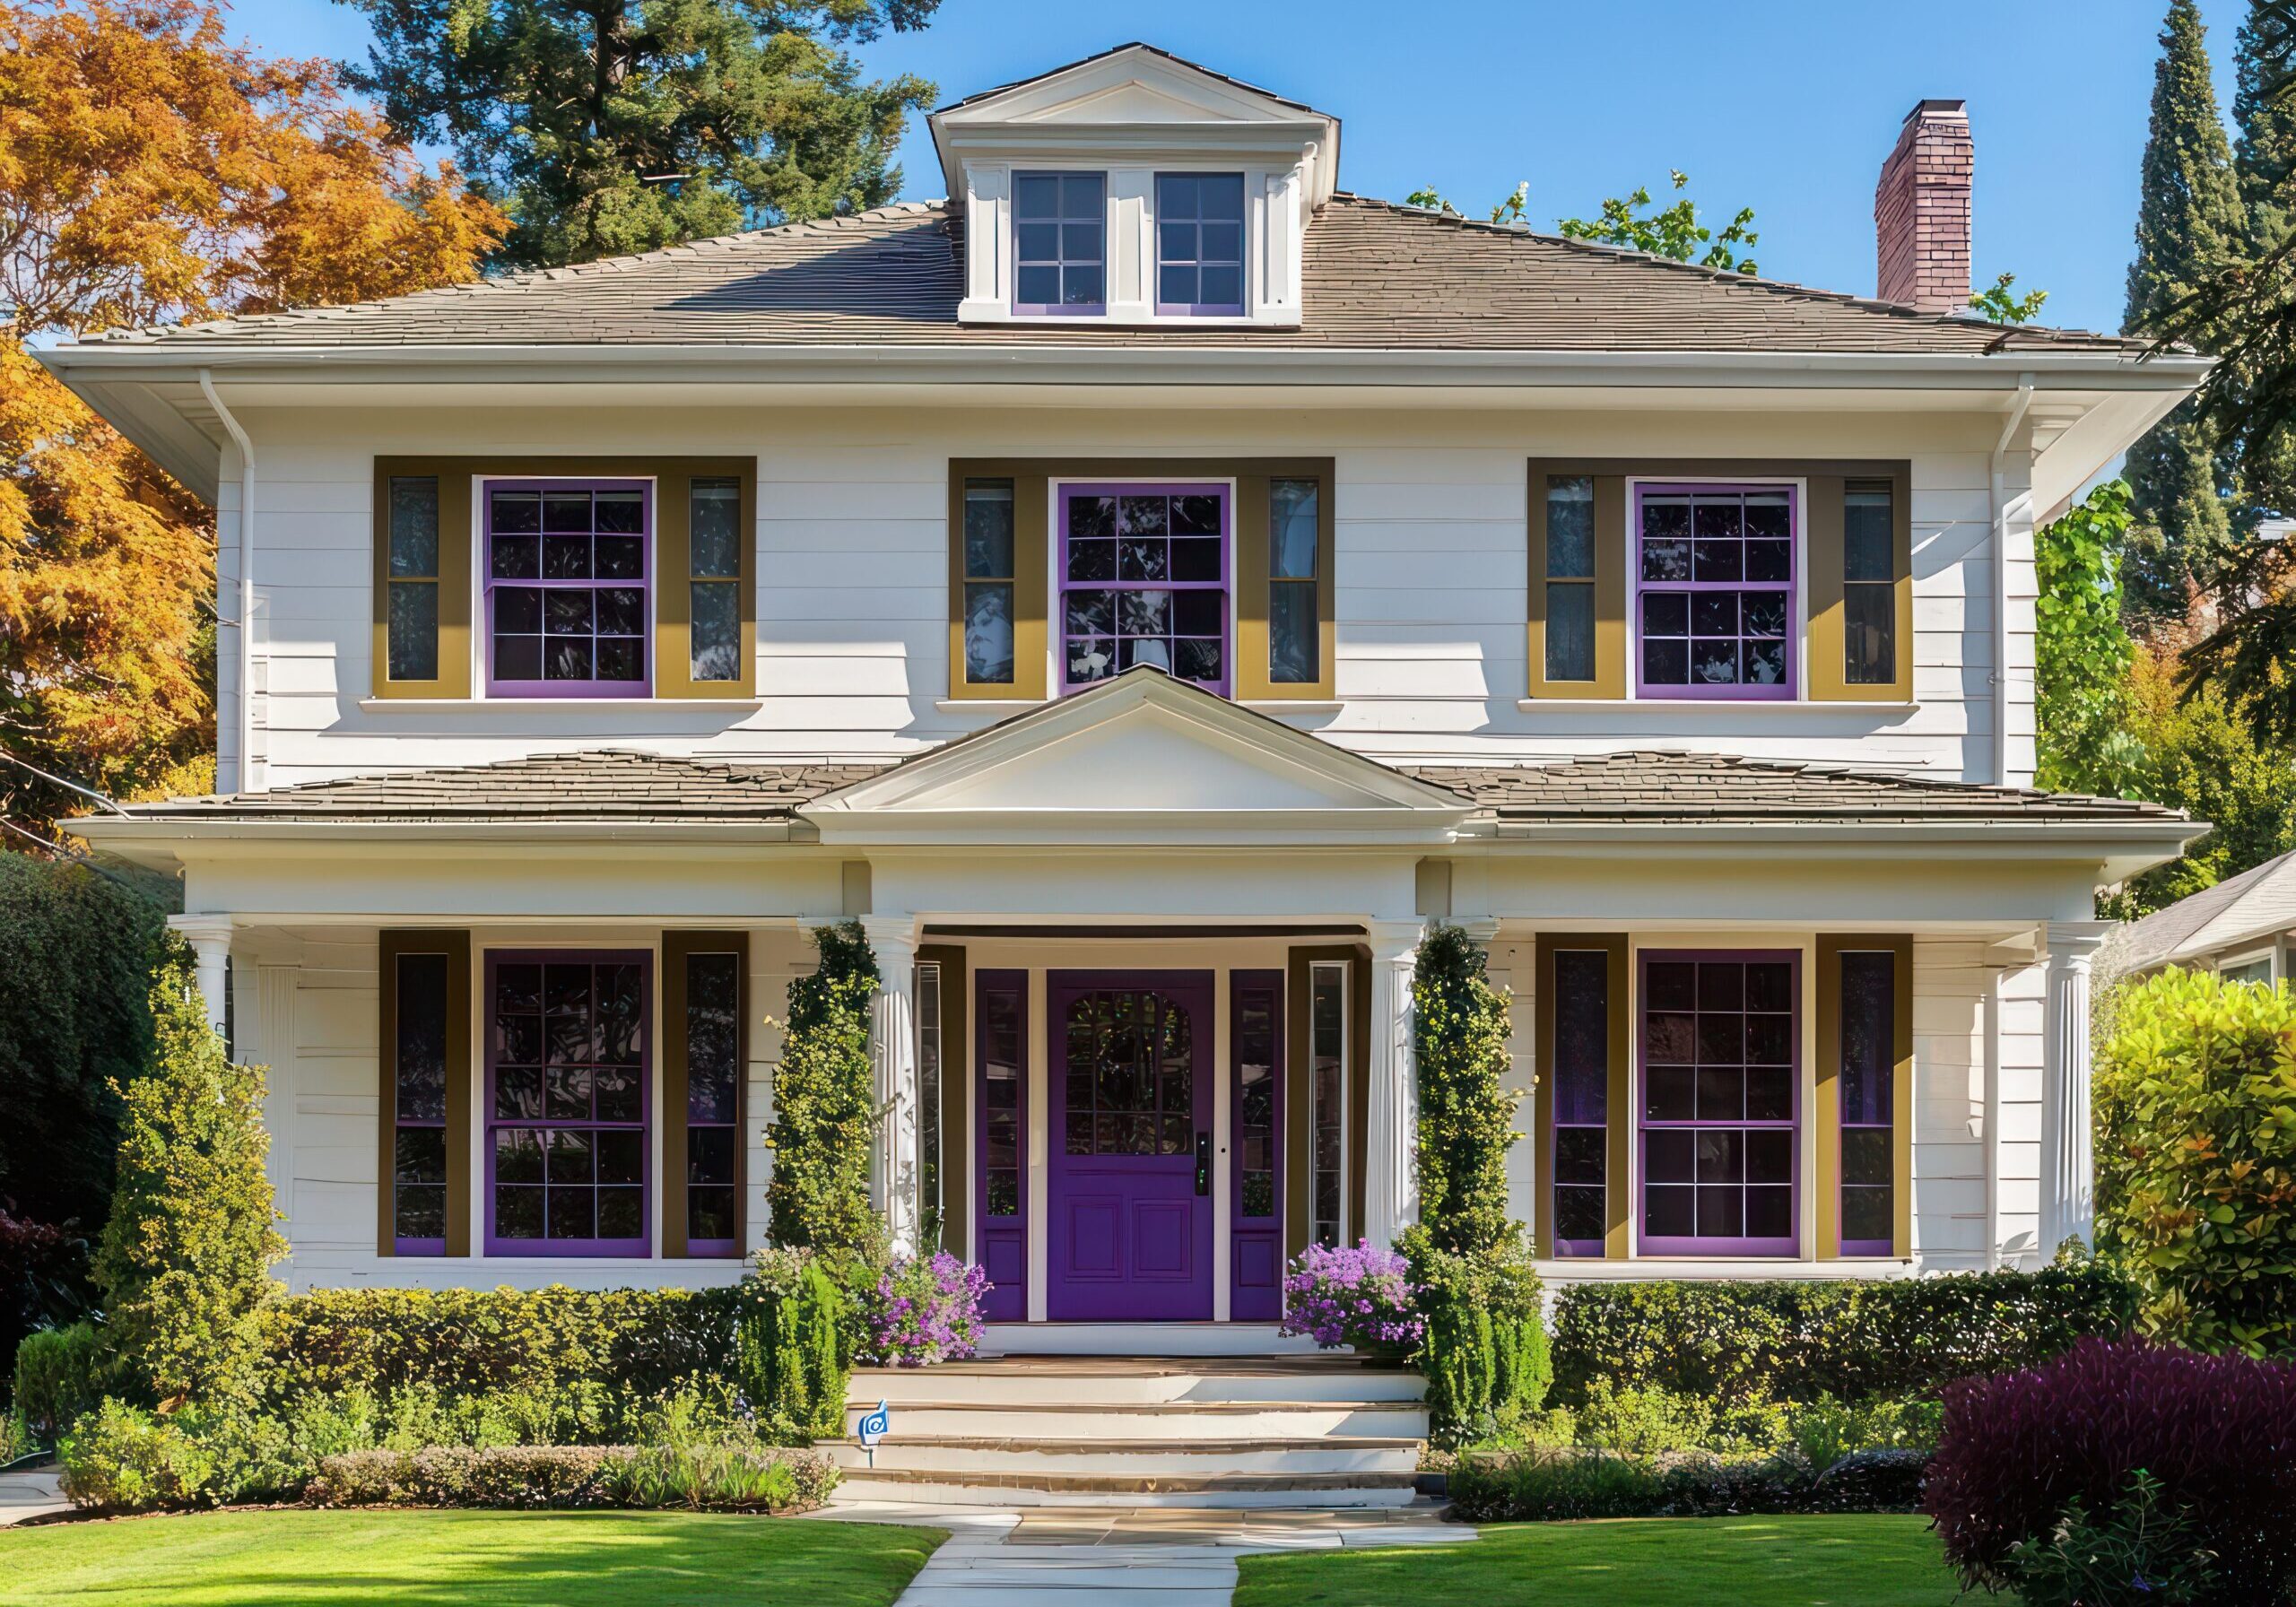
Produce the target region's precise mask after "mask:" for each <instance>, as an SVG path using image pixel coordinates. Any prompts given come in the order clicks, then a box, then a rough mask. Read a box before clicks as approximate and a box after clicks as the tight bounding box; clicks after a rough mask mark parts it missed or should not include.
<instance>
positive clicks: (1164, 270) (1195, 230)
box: [1156, 173, 1244, 317]
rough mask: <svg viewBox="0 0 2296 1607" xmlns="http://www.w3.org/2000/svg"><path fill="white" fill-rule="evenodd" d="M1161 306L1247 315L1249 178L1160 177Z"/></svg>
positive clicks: (1195, 313) (1168, 311)
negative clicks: (1246, 198) (1246, 189)
mask: <svg viewBox="0 0 2296 1607" xmlns="http://www.w3.org/2000/svg"><path fill="white" fill-rule="evenodd" d="M1156 310H1157V312H1158V313H1160V314H1162V315H1164V316H1166V317H1170V316H1173V315H1178V316H1180V317H1242V316H1243V312H1244V176H1243V175H1242V174H1241V173H1159V174H1157V175H1156Z"/></svg>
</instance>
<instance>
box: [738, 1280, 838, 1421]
mask: <svg viewBox="0 0 2296 1607" xmlns="http://www.w3.org/2000/svg"><path fill="white" fill-rule="evenodd" d="M752 1269H753V1270H752V1273H751V1274H750V1276H749V1277H748V1278H747V1279H745V1280H744V1281H743V1286H742V1288H743V1295H744V1303H743V1308H742V1314H741V1318H740V1324H739V1327H738V1330H737V1332H736V1335H735V1343H736V1347H737V1357H738V1359H737V1363H736V1365H737V1367H738V1368H739V1376H740V1378H741V1381H742V1388H743V1392H744V1394H746V1395H747V1396H748V1397H749V1399H750V1401H751V1402H752V1403H754V1404H755V1406H756V1408H757V1411H758V1413H759V1415H760V1416H761V1417H762V1418H765V1419H767V1420H770V1422H772V1423H773V1424H774V1425H776V1426H777V1427H780V1426H783V1425H786V1426H787V1429H788V1430H789V1431H790V1432H792V1433H794V1434H796V1435H797V1436H799V1437H801V1438H830V1437H833V1436H836V1435H839V1434H842V1433H844V1432H845V1399H846V1390H847V1387H848V1384H849V1383H850V1381H851V1378H852V1373H853V1349H854V1339H855V1336H854V1333H853V1332H852V1330H851V1327H850V1325H848V1320H847V1319H848V1313H850V1312H852V1311H853V1310H855V1309H857V1306H856V1303H855V1302H854V1301H852V1300H850V1299H848V1297H847V1295H846V1292H845V1290H843V1289H841V1288H839V1282H838V1280H837V1279H836V1278H835V1277H833V1276H832V1275H831V1272H830V1269H829V1267H828V1265H827V1264H825V1262H824V1261H823V1259H822V1257H821V1256H818V1255H813V1254H812V1253H811V1252H810V1251H805V1250H772V1249H769V1250H761V1251H759V1252H758V1254H757V1255H756V1257H755V1259H754V1261H753V1262H752ZM856 1275H857V1276H860V1277H866V1276H867V1275H868V1273H867V1271H866V1269H865V1268H858V1269H857V1272H856Z"/></svg>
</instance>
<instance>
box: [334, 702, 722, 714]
mask: <svg viewBox="0 0 2296 1607" xmlns="http://www.w3.org/2000/svg"><path fill="white" fill-rule="evenodd" d="M764 702H765V699H762V698H361V699H359V708H360V709H361V712H363V713H367V714H501V713H504V712H506V711H509V710H513V709H515V710H519V711H521V712H523V711H525V710H528V709H537V708H564V709H573V710H587V711H593V712H595V711H597V710H626V711H629V712H631V713H635V712H637V711H638V710H639V709H653V710H659V711H662V712H665V713H666V712H668V711H670V710H672V709H678V710H683V711H687V712H690V713H696V714H700V713H707V712H709V711H712V710H716V711H718V712H727V713H730V712H737V711H747V710H750V709H754V708H760V707H761V706H762V705H763V704H764Z"/></svg>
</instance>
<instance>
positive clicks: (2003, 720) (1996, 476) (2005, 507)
mask: <svg viewBox="0 0 2296 1607" xmlns="http://www.w3.org/2000/svg"><path fill="white" fill-rule="evenodd" d="M2032 404H2033V377H2032V376H2031V374H2020V375H2018V376H2017V399H2016V400H2015V401H2014V402H2013V403H2011V404H2010V406H2009V419H2008V421H2007V422H2006V423H2005V424H2003V425H2002V426H2001V439H1999V440H1997V441H1996V442H1994V444H1993V478H1992V482H1991V485H1992V514H1993V780H1994V784H1995V785H1996V786H2008V785H2009V502H2008V499H2007V497H2006V496H2005V495H2004V492H2003V486H2002V482H2001V460H2002V456H2003V455H2004V454H2005V453H2006V452H2007V451H2008V450H2009V442H2010V440H2011V439H2012V438H2013V437H2014V436H2015V435H2016V433H2017V427H2018V426H2019V425H2020V424H2022V423H2023V422H2024V421H2025V410H2026V409H2027V408H2029V407H2031V405H2032ZM2028 494H2030V493H2028Z"/></svg>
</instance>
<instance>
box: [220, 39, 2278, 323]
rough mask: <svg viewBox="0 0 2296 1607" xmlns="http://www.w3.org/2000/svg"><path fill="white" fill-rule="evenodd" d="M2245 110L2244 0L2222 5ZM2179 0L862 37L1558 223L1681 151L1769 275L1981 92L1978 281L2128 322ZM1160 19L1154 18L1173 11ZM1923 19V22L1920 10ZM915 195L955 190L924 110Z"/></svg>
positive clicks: (952, 89) (1849, 245)
mask: <svg viewBox="0 0 2296 1607" xmlns="http://www.w3.org/2000/svg"><path fill="white" fill-rule="evenodd" d="M2201 9H2202V13H2203V15H2204V16H2205V19H2206V20H2207V22H2208V24H2209V30H2210V31H2209V46H2210V53H2211V56H2212V58H2213V61H2214V63H2215V65H2216V68H2217V80H2218V84H2217V89H2218V94H2219V97H2220V99H2221V100H2222V102H2223V105H2224V109H2226V110H2227V111H2228V112H2229V111H2230V109H2231V56H2232V42H2233V35H2234V33H2235V31H2236V30H2238V28H2239V23H2240V21H2241V19H2242V17H2243V16H2245V14H2246V13H2247V5H2246V4H2245V0H2204V3H2203V5H2202V8H2201ZM2165 10H2166V4H2165V0H1918V3H1917V0H1764V3H1763V4H1759V5H1752V6H1746V5H1717V4H1712V0H1598V3H1595V4H1589V3H1587V0H1562V3H1556V0H1422V4H1416V5H1410V4H1393V3H1392V0H1390V3H1389V4H1377V5H1374V4H1363V3H1361V0H1161V4H1158V5H1156V6H1152V7H1146V8H1134V7H1129V6H1116V5H1109V4H1090V3H1087V4H1077V3H1076V0H943V4H942V6H941V11H940V15H939V19H938V20H937V21H936V22H935V23H934V25H933V26H932V27H931V28H930V29H928V30H926V31H924V32H922V33H918V34H903V35H888V36H887V37H886V38H884V39H880V40H879V41H878V42H877V43H876V44H874V45H873V46H871V47H869V48H867V49H866V50H865V53H864V60H865V65H866V66H867V67H868V69H869V70H870V71H871V72H872V73H876V74H891V73H899V72H910V73H917V74H921V75H923V76H925V77H926V78H929V79H932V80H933V81H935V83H938V84H939V85H940V87H941V91H942V95H943V97H944V99H949V100H953V99H956V98H958V97H960V96H962V95H966V94H970V93H972V92H974V91H978V90H982V89H987V88H990V87H992V86H994V85H996V84H999V83H1005V82H1008V81H1009V80H1012V79H1014V78H1021V77H1025V76H1028V75H1029V74H1034V73H1039V72H1041V71H1043V70H1044V69H1046V68H1048V67H1051V66H1056V65H1059V64H1060V63H1062V62H1065V61H1068V60H1072V59H1074V58H1075V57H1077V56H1086V55H1090V54H1091V53H1092V52H1094V51H1098V50H1102V49H1105V48H1108V47H1109V46H1110V45H1114V44H1118V43H1121V42H1123V41H1124V40H1125V39H1129V38H1133V37H1135V33H1139V34H1141V35H1142V36H1143V37H1145V38H1146V39H1148V40H1149V42H1151V43H1153V44H1157V45H1161V46H1162V47H1164V48H1166V49H1170V50H1172V51H1176V52H1178V54H1179V55H1182V56H1189V57H1191V58H1193V59H1195V60H1197V61H1201V62H1203V63H1204V64H1205V65H1208V66H1212V67H1214V68H1217V69H1219V70H1220V71H1222V72H1225V73H1230V74H1233V75H1235V76H1236V77H1239V78H1242V79H1245V80H1247V81H1248V82H1250V83H1257V84H1261V85H1263V86H1265V87H1266V88H1268V89H1271V90H1274V91H1278V92H1279V93H1282V94H1285V95H1289V96H1291V97H1293V98H1295V99H1298V100H1306V101H1309V102H1310V103H1312V104H1314V105H1315V106H1317V107H1318V108H1319V109H1322V110H1325V111H1328V112H1332V113H1335V114H1336V115H1337V116H1338V117H1341V118H1342V119H1343V120H1344V126H1345V137H1344V149H1343V152H1342V158H1341V161H1342V169H1341V173H1340V182H1341V183H1342V184H1343V185H1344V186H1345V187H1348V188H1350V189H1352V190H1355V191H1358V192H1360V193H1361V194H1364V195H1379V196H1384V197H1387V198H1389V199H1394V200H1400V199H1401V198H1402V197H1403V196H1405V195H1408V194H1409V193H1410V192H1411V191H1413V189H1416V188H1418V187H1420V186H1422V185H1423V184H1429V183H1432V184H1434V185H1435V186H1436V187H1439V188H1440V189H1441V190H1443V191H1444V192H1445V193H1446V194H1448V195H1450V196H1451V197H1452V198H1453V199H1454V200H1455V201H1457V203H1458V204H1460V206H1461V207H1462V208H1463V209H1465V210H1467V211H1469V212H1471V213H1472V212H1474V211H1475V210H1477V209H1478V208H1483V207H1488V206H1489V205H1490V204H1492V202H1494V201H1496V200H1498V199H1499V198H1500V196H1502V195H1505V194H1506V193H1507V192H1508V191H1509V190H1511V189H1513V188H1514V187H1515V186H1516V184H1517V183H1518V182H1520V181H1522V180H1524V179H1528V180H1529V181H1530V187H1531V213H1532V217H1533V218H1534V220H1535V222H1536V223H1537V224H1538V226H1539V227H1541V228H1551V227H1552V224H1553V221H1554V219H1555V218H1556V217H1557V216H1559V215H1564V214H1584V213H1591V212H1592V211H1593V210H1594V208H1595V207H1596V204H1598V203H1599V202H1600V200H1601V198H1602V197H1603V196H1604V195H1613V194H1623V193H1625V192H1626V191H1628V190H1631V189H1632V188H1633V187H1634V186H1636V185H1637V184H1647V185H1649V186H1651V187H1653V189H1654V191H1655V190H1656V189H1657V188H1658V187H1662V186H1663V185H1664V184H1665V177H1666V170H1667V169H1669V168H1670V167H1672V168H1681V169H1685V170H1686V171H1688V172H1689V174H1690V175H1691V178H1692V194H1693V195H1695V196H1696V197H1697V198H1698V200H1699V202H1700V205H1701V207H1702V208H1703V210H1704V212H1705V213H1706V214H1707V215H1708V216H1709V218H1710V217H1711V216H1712V214H1714V213H1727V212H1728V211H1730V210H1735V208H1736V207H1738V206H1741V205H1751V206H1752V207H1753V208H1754V209H1755V213H1756V214H1757V217H1756V221H1757V225H1758V227H1759V228H1760V230H1761V248H1760V249H1759V251H1758V253H1757V256H1758V257H1759V260H1760V262H1761V266H1762V270H1763V272H1764V273H1766V274H1770V275H1772V276H1775V277H1778V278H1783V279H1791V280H1796V281H1799V282H1804V283H1807V284H1813V285H1820V286H1823V287H1825V288H1827V289H1831V290H1843V291H1857V292H1861V293H1867V294H1870V293H1871V292H1872V291H1873V288H1874V247H1873V221H1872V218H1873V211H1872V209H1873V192H1874V175H1875V172H1876V170H1877V169H1879V167H1880V164H1881V161H1882V158H1883V155H1884V154H1886V153H1887V152H1888V149H1889V146H1890V143H1891V142H1892V139H1894V138H1895V136H1896V133H1897V126H1898V124H1899V121H1900V119H1901V118H1902V117H1903V116H1904V115H1905V113H1906V111H1907V109H1909V107H1911V106H1912V104H1913V103H1914V102H1915V101H1916V100H1919V99H1921V98H1922V97H1924V96H1959V97H1961V98H1964V99H1966V100H1968V101H1969V103H1970V122H1971V125H1972V126H1973V128H1974V130H1975V133H1976V138H1977V162H1978V166H1977V271H1978V280H1979V284H1981V285H1982V284H1987V283H1990V282H1992V280H1993V278H1994V276H1995V275H1996V274H2001V273H2004V272H2010V273H2014V274H2016V275H2017V276H2018V281H2019V285H2020V288H2021V289H2022V288H2026V287H2031V286H2040V287H2043V288H2045V289H2047V290H2048V291H2049V292H2050V294H2049V302H2048V308H2047V310H2046V312H2045V314H2044V317H2046V319H2047V320H2048V322H2050V323H2061V324H2070V325H2077V326H2083V327H2090V328H2100V329H2117V328H2118V327H2119V324H2120V316H2121V307H2122V300H2123V295H2124V291H2123V276H2124V274H2126V269H2127V263H2128V258H2129V248H2130V237H2131V230H2132V229H2133V228H2134V226H2135V215H2136V179H2137V160H2138V157H2139V154H2140V152H2142V150H2143V147H2144V133H2145V123H2146V117H2147V110H2148V103H2149V100H2150V97H2151V93H2152V65H2153V62H2154V59H2155V57H2156V56H2158V54H2159V46H2158V43H2157V39H2156V36H2157V34H2158V32H2159V29H2160V23H2161V14H2162V13H2163V12H2164V11H2165ZM1151 16H1152V19H1153V20H1152V23H1151V22H1150V21H1149V20H1148V19H1150V17H1151ZM1909 20H1910V21H1911V22H1913V23H1914V24H1916V25H1915V26H1911V27H1909V26H1908V22H1909ZM231 25H232V27H233V29H234V30H235V31H238V32H240V33H243V34H244V35H245V36H247V37H248V39H250V40H252V41H253V42H254V43H256V44H257V45H258V46H260V47H262V48H265V50H268V51H271V52H274V53H278V54H284V55H314V56H316V55H326V56H358V55H362V54H363V53H364V51H365V48H366V44H367V38H368V36H367V30H366V25H365V20H364V19H363V18H362V17H361V16H360V15H359V13H356V12H353V11H352V10H350V9H348V8H347V7H344V6H343V5H340V4H335V3H334V0H239V4H237V5H236V7H235V8H234V10H233V11H232V13H231ZM901 161H902V165H903V167H904V169H906V177H907V188H906V192H905V193H906V195H907V196H908V197H909V198H910V199H922V198H926V197H930V196H935V195H939V194H940V193H941V189H942V184H941V178H940V169H939V167H938V165H937V164H936V163H935V161H934V160H933V152H932V142H931V140H930V139H929V138H928V137H927V136H926V131H925V128H924V125H923V122H922V119H919V120H918V122H917V124H916V125H915V126H913V128H912V130H911V132H910V135H909V139H908V140H907V142H906V143H904V145H903V146H902V150H901Z"/></svg>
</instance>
